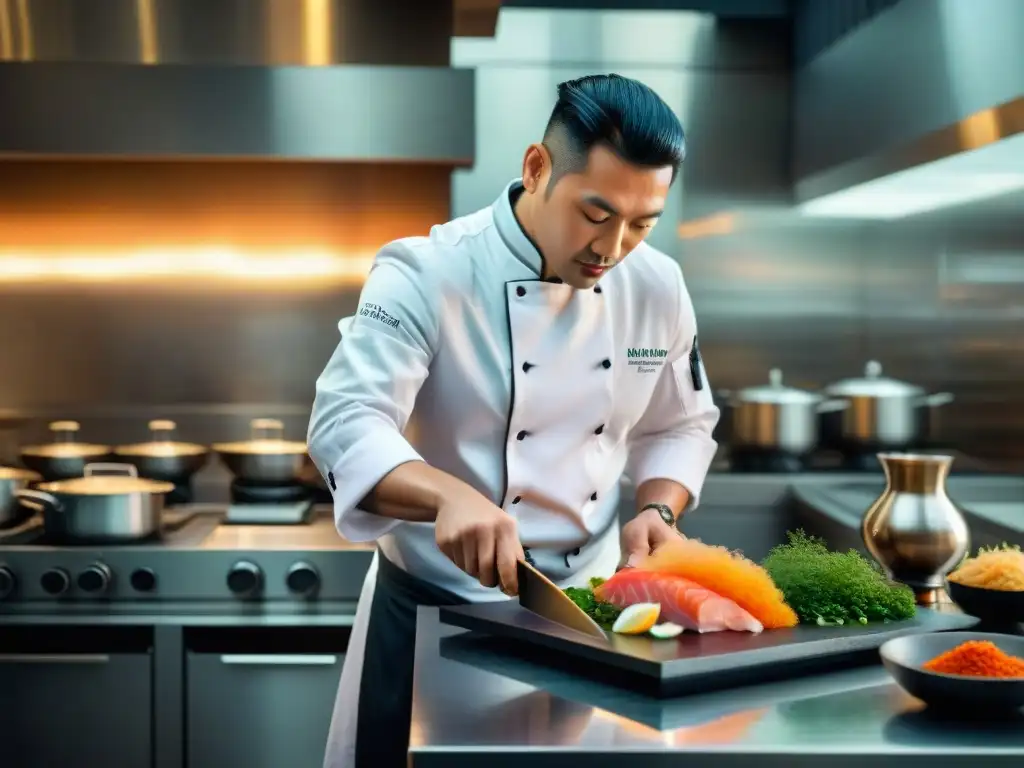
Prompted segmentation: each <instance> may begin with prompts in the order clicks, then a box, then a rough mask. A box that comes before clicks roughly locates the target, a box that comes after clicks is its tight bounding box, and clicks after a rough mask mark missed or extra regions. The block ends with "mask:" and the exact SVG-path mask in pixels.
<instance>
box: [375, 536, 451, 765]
mask: <svg viewBox="0 0 1024 768" xmlns="http://www.w3.org/2000/svg"><path fill="white" fill-rule="evenodd" d="M377 558H378V565H377V582H376V584H375V586H374V593H373V602H372V604H371V608H370V621H369V624H368V625H367V631H366V646H365V649H364V651H363V670H362V676H361V679H360V684H359V714H358V718H357V720H356V748H355V755H356V768H405V766H406V765H408V754H409V728H410V725H411V721H412V681H413V664H414V661H415V652H416V609H417V608H418V607H419V606H421V605H426V606H433V607H436V606H441V605H463V604H465V603H466V601H465V600H463V599H462V598H461V597H458V596H457V595H454V594H452V593H451V592H449V591H448V590H445V589H441V588H439V587H435V586H434V585H432V584H429V583H427V582H425V581H423V580H421V579H417V578H416V577H415V576H411V575H409V574H408V573H406V572H405V571H403V570H402V569H401V568H399V567H398V566H397V565H395V564H394V563H392V562H391V561H389V560H388V559H387V558H386V557H384V555H383V554H382V553H381V552H380V550H378V551H377Z"/></svg>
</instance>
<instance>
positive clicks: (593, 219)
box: [580, 211, 611, 224]
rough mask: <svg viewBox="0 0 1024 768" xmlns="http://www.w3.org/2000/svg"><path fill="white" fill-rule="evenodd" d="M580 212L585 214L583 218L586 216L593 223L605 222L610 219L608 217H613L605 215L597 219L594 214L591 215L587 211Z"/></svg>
mask: <svg viewBox="0 0 1024 768" xmlns="http://www.w3.org/2000/svg"><path fill="white" fill-rule="evenodd" d="M580 213H582V214H583V218H585V219H586V220H587V221H589V222H590V223H591V224H604V223H605V222H606V221H608V219H610V218H611V217H610V216H605V217H604V218H603V219H595V218H594V217H593V216H591V215H590V214H589V213H587V212H586V211H580Z"/></svg>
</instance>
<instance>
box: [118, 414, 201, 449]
mask: <svg viewBox="0 0 1024 768" xmlns="http://www.w3.org/2000/svg"><path fill="white" fill-rule="evenodd" d="M148 426H149V431H150V433H151V434H152V436H153V439H152V440H150V441H149V442H148V443H134V444H132V445H119V446H117V447H116V448H115V449H114V453H116V454H118V455H120V456H133V457H142V456H145V457H149V458H171V457H174V456H202V455H203V454H205V453H207V452H208V451H207V449H206V446H205V445H199V444H198V443H179V442H176V441H174V440H172V439H171V438H172V436H173V434H174V431H175V430H176V429H177V428H178V425H177V424H175V423H174V422H173V421H171V420H170V419H154V420H153V421H151V422H149V425H148Z"/></svg>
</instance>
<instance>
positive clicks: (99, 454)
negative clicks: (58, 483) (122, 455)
mask: <svg viewBox="0 0 1024 768" xmlns="http://www.w3.org/2000/svg"><path fill="white" fill-rule="evenodd" d="M79 429H80V427H79V424H78V422H77V421H54V422H51V423H50V431H51V432H52V433H53V442H52V443H47V444H46V445H26V446H23V447H22V449H21V451H20V454H21V463H22V464H24V465H25V466H26V467H28V468H29V469H31V470H32V471H33V472H38V473H39V474H40V475H42V476H43V477H44V478H45V479H46V480H66V479H69V478H73V477H81V476H82V474H83V473H84V472H85V465H86V464H89V463H90V462H93V463H95V462H102V461H106V460H108V459H110V457H111V448H110V446H109V445H95V444H93V443H79V442H77V440H76V439H77V437H78V430H79Z"/></svg>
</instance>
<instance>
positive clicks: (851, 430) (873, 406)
mask: <svg viewBox="0 0 1024 768" xmlns="http://www.w3.org/2000/svg"><path fill="white" fill-rule="evenodd" d="M825 392H826V394H828V395H829V396H830V397H838V398H843V399H845V400H848V401H849V402H850V407H849V408H847V409H846V410H845V411H842V412H840V413H835V414H825V415H824V416H823V417H822V434H823V436H824V437H825V439H826V440H827V442H828V444H829V445H830V446H831V447H836V448H839V449H841V450H855V451H893V450H905V449H908V448H920V447H923V446H926V445H927V444H928V443H929V442H930V441H931V439H932V437H933V435H932V432H933V431H934V430H933V429H932V427H933V426H934V425H933V424H932V419H933V418H934V412H935V409H937V408H938V407H940V406H943V405H946V404H947V403H950V402H952V401H953V395H951V394H950V393H948V392H938V393H936V394H931V395H930V394H927V393H926V392H925V391H924V389H922V388H921V387H918V386H915V385H913V384H908V383H906V382H903V381H898V380H897V379H890V378H886V377H884V376H882V366H881V364H880V363H878V362H877V361H875V360H872V361H870V362H869V363H868V364H867V365H866V366H865V367H864V377H863V378H860V379H845V380H843V381H839V382H836V383H835V384H830V385H829V386H828V387H826V388H825Z"/></svg>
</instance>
